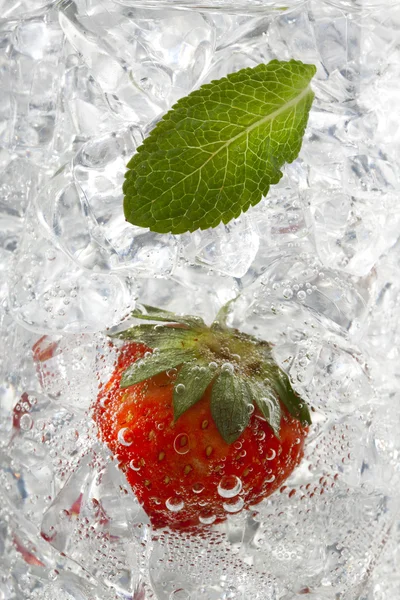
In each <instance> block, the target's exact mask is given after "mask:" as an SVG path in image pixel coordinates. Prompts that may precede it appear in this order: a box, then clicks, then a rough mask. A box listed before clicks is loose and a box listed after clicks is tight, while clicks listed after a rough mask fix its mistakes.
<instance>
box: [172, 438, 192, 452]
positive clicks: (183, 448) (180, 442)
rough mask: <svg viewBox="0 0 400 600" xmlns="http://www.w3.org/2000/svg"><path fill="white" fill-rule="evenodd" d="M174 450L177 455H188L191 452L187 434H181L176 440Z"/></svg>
mask: <svg viewBox="0 0 400 600" xmlns="http://www.w3.org/2000/svg"><path fill="white" fill-rule="evenodd" d="M174 450H175V452H176V453H177V454H187V453H188V452H189V450H190V446H189V437H188V435H187V433H180V434H179V435H177V436H176V438H175V440H174Z"/></svg>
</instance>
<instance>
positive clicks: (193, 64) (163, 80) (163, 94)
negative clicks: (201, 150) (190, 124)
mask: <svg viewBox="0 0 400 600" xmlns="http://www.w3.org/2000/svg"><path fill="white" fill-rule="evenodd" d="M101 8H102V9H101V10H99V9H98V4H97V3H92V2H88V3H87V6H86V9H85V10H81V9H80V8H79V7H76V6H75V5H73V4H72V3H70V2H63V3H61V7H60V24H61V26H62V28H63V30H64V32H65V34H66V36H67V38H68V40H69V41H70V43H71V44H72V45H73V46H74V48H75V49H76V50H77V51H78V52H79V53H80V54H81V55H82V57H83V59H84V60H85V62H86V64H87V66H88V67H89V70H90V72H91V75H92V76H93V78H94V79H95V80H96V81H97V82H98V83H99V85H100V86H101V88H102V90H103V92H104V93H105V94H106V95H107V100H108V102H109V105H110V107H111V109H112V110H113V112H114V113H115V114H117V115H118V116H119V117H120V118H123V119H124V120H125V121H126V120H128V121H129V122H139V121H140V122H141V123H146V122H150V121H152V120H153V119H154V118H155V117H156V116H158V115H159V114H160V113H161V111H162V110H165V109H167V107H168V105H170V104H172V103H173V102H174V101H175V100H177V99H178V98H179V97H180V96H182V95H185V94H187V93H188V92H189V91H191V90H192V88H193V87H194V86H195V85H196V83H197V81H199V79H200V77H201V76H202V74H203V73H204V72H205V70H206V68H207V67H208V65H209V63H210V58H211V52H212V49H213V46H214V43H215V34H214V31H213V29H212V27H211V26H210V24H209V23H208V22H207V21H206V20H205V19H204V17H203V16H202V15H201V14H200V13H189V12H180V11H165V10H164V11H159V12H157V11H150V12H149V11H146V10H141V9H137V8H133V7H132V8H131V9H130V10H129V11H128V10H124V9H123V8H121V7H120V6H118V5H117V4H115V3H112V2H110V1H109V0H107V1H105V2H103V4H102V7H101Z"/></svg>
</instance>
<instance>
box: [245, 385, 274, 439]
mask: <svg viewBox="0 0 400 600" xmlns="http://www.w3.org/2000/svg"><path fill="white" fill-rule="evenodd" d="M246 385H247V387H248V390H249V398H250V399H251V401H252V403H253V404H254V405H255V406H257V408H258V410H259V411H260V413H261V415H262V416H263V417H264V419H265V420H266V421H267V423H268V425H270V427H271V428H272V431H273V432H274V434H275V436H276V437H277V438H278V439H279V437H280V428H281V418H282V411H281V406H280V403H279V396H278V395H277V394H276V393H275V391H274V390H273V389H272V388H271V387H269V386H266V385H263V384H262V383H260V382H258V381H257V382H250V381H247V382H246Z"/></svg>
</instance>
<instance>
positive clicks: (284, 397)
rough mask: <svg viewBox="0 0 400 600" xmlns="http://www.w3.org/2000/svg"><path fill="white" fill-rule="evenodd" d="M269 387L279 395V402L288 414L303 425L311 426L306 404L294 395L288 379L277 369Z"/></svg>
mask: <svg viewBox="0 0 400 600" xmlns="http://www.w3.org/2000/svg"><path fill="white" fill-rule="evenodd" d="M271 386H272V387H273V388H274V389H275V390H276V392H277V393H278V394H279V398H280V399H281V402H282V403H283V404H284V405H285V406H286V408H287V410H288V412H289V414H291V415H292V417H295V419H297V420H298V421H300V422H301V423H302V424H303V425H311V422H312V421H311V415H310V411H309V409H308V406H307V404H306V403H305V402H304V401H303V400H302V399H301V398H300V396H298V395H297V394H296V392H295V391H294V389H293V388H292V385H291V383H290V381H289V377H288V376H287V375H286V373H284V372H283V371H281V369H277V371H276V374H275V377H274V379H273V380H272V381H271Z"/></svg>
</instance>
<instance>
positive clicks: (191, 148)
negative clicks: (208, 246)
mask: <svg viewBox="0 0 400 600" xmlns="http://www.w3.org/2000/svg"><path fill="white" fill-rule="evenodd" d="M315 72H316V68H315V66H313V65H307V64H303V63H302V62H300V61H295V60H291V61H289V62H279V61H277V60H273V61H271V62H270V63H268V64H267V65H265V64H261V65H258V66H257V67H255V68H253V69H243V70H241V71H239V72H237V73H233V74H231V75H228V77H224V78H223V79H220V80H218V81H213V82H212V83H210V84H207V85H204V86H202V87H201V88H200V89H199V90H197V91H194V92H192V93H191V94H189V96H187V97H185V98H182V99H181V100H179V101H178V102H177V104H175V106H174V107H173V109H172V110H171V111H170V112H168V113H167V114H166V115H165V117H164V118H163V119H162V120H161V121H160V122H159V123H158V124H157V125H156V127H155V128H154V129H153V131H152V132H151V134H150V135H149V136H148V137H147V138H146V140H145V141H144V143H143V144H142V145H141V146H140V147H139V149H138V152H137V154H136V155H135V156H134V157H133V158H132V159H131V161H130V162H129V163H128V169H129V170H128V172H127V174H126V179H125V183H124V188H123V189H124V194H125V198H124V212H125V217H126V219H127V220H128V221H129V222H130V223H132V224H134V225H139V226H141V227H149V228H150V229H151V230H152V231H157V232H160V233H166V232H172V233H176V234H177V233H184V232H185V231H194V230H196V229H198V228H200V229H206V228H208V227H216V226H217V225H218V223H220V222H221V221H222V222H223V223H228V222H229V221H230V220H231V219H233V218H235V217H238V216H239V215H240V213H241V212H244V211H246V210H247V209H248V208H249V207H250V206H254V205H255V204H257V203H258V202H260V200H261V198H262V196H265V195H266V194H267V193H268V190H269V188H270V185H271V184H275V183H278V181H279V180H280V179H281V177H282V172H281V168H282V166H283V165H284V163H285V162H289V163H290V162H292V161H293V160H295V158H296V157H297V156H298V153H299V151H300V148H301V143H302V138H303V134H304V130H305V127H306V125H307V121H308V114H309V110H310V107H311V104H312V101H313V98H314V94H313V92H312V90H311V88H310V81H311V79H312V77H313V76H314V74H315Z"/></svg>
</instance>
